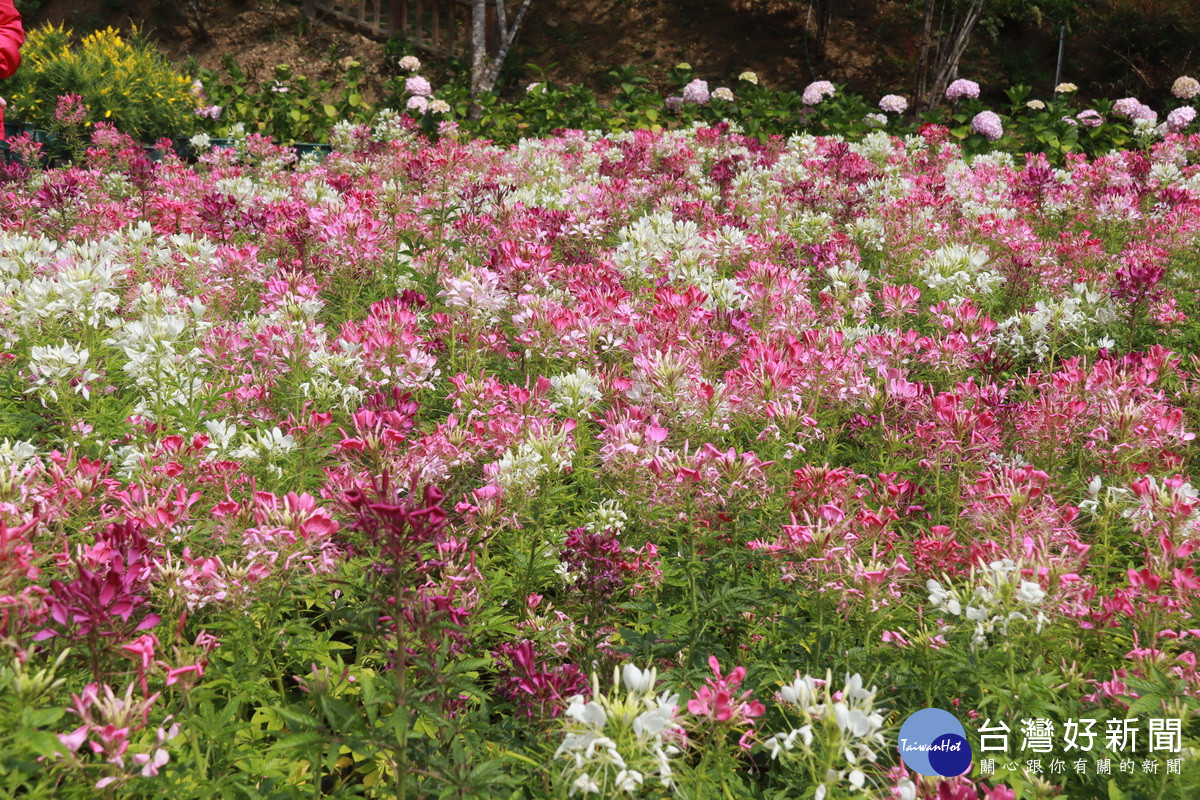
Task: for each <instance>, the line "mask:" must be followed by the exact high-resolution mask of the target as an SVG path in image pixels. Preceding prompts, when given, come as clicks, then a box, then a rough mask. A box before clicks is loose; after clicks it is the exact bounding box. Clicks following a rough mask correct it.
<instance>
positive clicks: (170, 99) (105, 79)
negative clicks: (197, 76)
mask: <svg viewBox="0 0 1200 800" xmlns="http://www.w3.org/2000/svg"><path fill="white" fill-rule="evenodd" d="M22 56H23V60H22V64H21V68H20V69H19V70H18V71H17V74H16V75H14V76H13V77H12V78H10V79H8V80H6V81H2V82H0V94H3V95H4V97H5V98H6V99H7V100H8V118H9V121H11V122H27V123H31V124H33V125H35V126H37V127H41V128H49V127H50V126H51V124H52V123H53V121H54V112H55V107H56V105H57V103H58V98H59V97H60V96H63V95H69V94H76V95H79V96H80V97H82V98H83V102H84V104H85V105H86V107H87V109H88V119H87V123H88V124H89V125H91V124H94V123H96V122H100V121H107V122H111V123H113V124H114V125H116V126H117V128H119V129H120V130H122V131H124V132H125V133H128V134H129V135H131V136H134V137H137V138H139V139H142V140H152V139H156V138H158V137H162V136H177V135H181V134H184V133H190V132H191V131H192V129H193V128H194V127H195V109H196V98H195V96H194V95H193V94H192V92H191V80H190V79H189V78H187V77H186V76H184V75H182V74H180V73H179V72H177V71H176V70H175V69H174V68H173V67H172V66H171V65H170V63H169V62H168V61H167V59H166V58H165V57H164V56H163V55H162V53H160V52H159V51H158V49H157V48H155V46H154V45H153V44H152V43H150V42H149V41H147V40H146V39H145V38H143V37H142V36H141V35H140V34H139V33H138V31H137V29H134V31H133V32H132V33H131V34H130V35H129V36H128V37H125V36H122V35H121V33H120V32H119V31H117V30H115V29H113V28H107V29H105V30H102V31H96V32H94V33H91V34H88V35H87V36H85V37H83V38H82V39H79V40H76V38H75V36H74V35H73V33H72V31H71V30H69V29H64V28H62V27H55V26H52V25H46V26H43V27H40V28H37V29H35V30H32V31H30V32H29V35H28V38H27V39H26V42H25V47H24V48H23V50H22Z"/></svg>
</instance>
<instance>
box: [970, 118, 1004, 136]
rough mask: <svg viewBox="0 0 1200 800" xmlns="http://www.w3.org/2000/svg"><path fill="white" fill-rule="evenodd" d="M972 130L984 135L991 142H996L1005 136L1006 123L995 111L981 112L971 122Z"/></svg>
mask: <svg viewBox="0 0 1200 800" xmlns="http://www.w3.org/2000/svg"><path fill="white" fill-rule="evenodd" d="M971 130H973V131H975V132H976V133H981V134H983V135H984V136H986V137H987V140H988V141H989V142H994V141H996V140H997V139H999V138H1000V137H1001V136H1003V135H1004V123H1003V122H1001V121H1000V116H999V115H998V114H996V112H995V111H980V112H979V113H978V114H976V115H975V118H974V119H972V120H971Z"/></svg>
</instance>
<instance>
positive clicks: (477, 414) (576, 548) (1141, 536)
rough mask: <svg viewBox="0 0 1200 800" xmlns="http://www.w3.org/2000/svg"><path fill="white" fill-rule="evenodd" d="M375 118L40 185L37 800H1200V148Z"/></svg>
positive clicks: (25, 527)
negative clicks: (959, 753) (947, 749)
mask: <svg viewBox="0 0 1200 800" xmlns="http://www.w3.org/2000/svg"><path fill="white" fill-rule="evenodd" d="M335 133H336V135H335V137H334V138H335V144H336V145H337V150H336V151H335V152H334V153H333V155H332V156H330V157H329V158H328V159H327V160H326V161H323V162H317V161H314V160H302V161H297V160H296V157H295V154H294V153H293V152H292V151H291V150H290V149H284V148H280V147H276V146H274V145H272V144H271V143H270V142H269V141H268V140H266V139H263V138H260V137H257V136H254V135H251V136H249V137H242V138H238V139H236V141H235V143H234V146H233V147H232V148H228V149H213V150H210V151H208V152H206V153H205V154H203V155H202V156H201V157H200V160H199V162H198V163H196V164H194V165H189V164H185V163H183V162H182V161H179V160H178V159H176V158H175V157H174V156H170V155H169V156H167V157H166V158H164V159H163V160H162V161H159V162H153V161H150V160H147V158H146V157H145V152H144V150H143V149H142V147H141V146H140V145H136V144H134V143H133V141H132V140H129V139H126V138H125V137H123V136H121V135H120V134H118V133H116V132H115V131H114V130H113V129H111V128H110V127H108V126H105V125H103V124H101V125H99V126H98V130H97V131H96V133H95V134H94V136H93V138H92V147H91V149H90V150H89V151H88V155H87V158H86V160H85V161H84V162H82V163H81V164H79V165H78V166H74V167H70V168H60V169H51V170H45V171H41V170H32V169H29V168H27V167H24V166H21V164H19V163H13V164H8V165H4V166H3V167H0V182H2V185H0V193H2V194H0V203H2V205H3V211H2V217H0V219H2V225H3V238H0V339H2V345H3V346H2V347H0V439H2V445H0V644H3V648H2V651H0V752H2V753H3V758H2V759H0V786H2V787H3V789H2V791H3V792H5V793H7V795H8V796H23V797H55V798H90V797H97V796H103V797H170V798H201V797H203V798H214V797H221V798H225V797H228V798H251V797H255V798H257V797H263V798H293V797H295V798H300V797H318V796H330V797H354V796H362V797H413V798H416V797H421V798H426V797H428V798H434V797H438V798H464V797H505V798H507V797H512V798H545V797H565V796H577V797H588V796H598V797H653V798H661V797H669V796H678V797H687V798H710V797H711V798H740V797H746V798H751V797H753V798H783V797H797V798H816V800H822V798H846V797H855V798H857V797H862V798H881V799H882V798H903V799H904V800H913V799H914V798H938V800H968V799H978V798H986V799H987V800H1008V799H1010V798H1014V797H1024V798H1033V797H1039V798H1041V797H1047V798H1048V797H1071V798H1100V797H1104V798H1112V799H1114V800H1116V799H1118V798H1151V797H1157V798H1187V797H1195V796H1198V794H1200V768H1198V767H1197V760H1196V753H1197V751H1196V749H1195V748H1196V746H1197V741H1198V739H1200V721H1198V719H1197V713H1198V711H1197V710H1198V708H1200V672H1198V670H1197V663H1196V652H1197V649H1198V643H1200V623H1198V622H1197V621H1196V619H1195V617H1196V615H1197V613H1198V612H1200V576H1197V575H1196V559H1197V553H1196V550H1197V549H1198V548H1200V492H1198V491H1197V490H1196V489H1195V488H1193V486H1192V485H1191V483H1190V482H1189V481H1190V480H1191V475H1192V473H1193V471H1194V469H1195V456H1196V443H1195V432H1196V431H1197V430H1198V429H1200V357H1198V356H1197V355H1196V352H1197V345H1200V324H1198V323H1197V322H1196V321H1195V320H1196V313H1197V308H1196V306H1197V290H1198V289H1200V166H1197V164H1198V162H1200V135H1198V136H1191V137H1188V136H1184V135H1182V134H1176V133H1168V134H1166V136H1165V138H1164V140H1163V141H1161V142H1159V143H1158V144H1156V145H1154V147H1153V148H1152V149H1146V150H1136V151H1126V152H1117V153H1113V154H1110V155H1107V156H1103V157H1098V158H1095V159H1087V158H1084V157H1082V156H1075V155H1070V154H1068V155H1067V156H1066V157H1065V163H1064V165H1063V166H1062V167H1061V168H1056V167H1053V166H1051V165H1050V164H1049V163H1048V162H1047V161H1046V160H1045V159H1044V158H1041V157H1033V156H1031V157H1029V158H1027V159H1020V158H1014V157H1012V156H1010V155H1007V154H1002V153H997V154H984V155H980V156H978V157H975V158H974V159H971V160H967V159H964V157H963V155H962V153H961V151H960V150H959V149H958V146H957V145H955V144H951V143H949V141H948V135H947V133H948V132H947V131H946V129H944V128H940V127H938V126H932V125H931V126H926V127H925V128H923V129H922V134H921V135H913V136H909V137H907V138H904V139H902V138H898V137H892V136H888V135H886V134H884V133H882V132H876V133H873V134H869V135H867V136H865V137H864V138H862V139H861V140H860V141H856V142H848V141H845V140H842V139H839V138H816V137H812V136H795V137H792V138H790V139H783V138H781V137H771V138H768V139H767V140H766V141H765V142H760V141H759V140H758V139H756V138H751V137H747V136H742V135H740V134H739V133H738V131H737V130H731V129H730V128H729V127H728V126H727V125H717V126H715V127H705V126H702V125H700V124H697V125H695V126H693V127H692V128H691V129H688V130H682V131H675V132H669V133H650V132H646V131H640V132H636V133H626V134H618V135H609V136H602V135H599V134H584V133H580V132H566V133H562V134H560V135H558V136H556V137H552V138H547V139H540V140H527V141H523V142H521V143H520V144H518V145H516V146H514V147H511V148H501V147H496V146H491V145H489V144H488V143H487V142H483V141H478V140H476V141H466V140H459V139H456V138H455V137H454V136H453V135H447V136H443V137H442V138H440V139H439V140H438V141H437V142H436V143H431V142H430V141H428V140H427V139H425V138H424V136H423V135H422V134H420V133H419V132H418V131H417V130H416V123H415V122H413V121H411V120H409V119H407V118H404V117H401V116H398V115H393V114H388V113H382V114H381V115H380V116H379V117H378V119H377V121H376V122H375V124H374V125H373V126H357V127H353V126H349V125H343V126H341V127H340V128H339V129H338V130H337V131H336V132H335ZM36 147H37V145H36V144H35V143H32V142H29V141H25V142H23V143H20V142H19V143H15V144H14V151H17V152H24V153H25V154H26V156H29V157H31V156H32V153H31V151H32V150H33V149H36ZM26 163H31V161H30V160H29V158H27V160H26ZM924 708H941V709H945V710H947V711H949V712H950V713H952V714H953V715H954V716H955V717H956V718H957V719H959V720H960V721H961V723H962V725H963V727H964V729H965V733H966V741H967V742H968V743H969V745H970V748H971V750H972V752H973V759H972V763H971V765H970V767H969V769H968V770H967V771H966V772H965V773H964V774H962V775H958V776H957V777H955V776H954V775H957V773H952V775H951V776H950V777H937V776H934V777H924V776H922V775H920V774H917V772H915V771H914V770H912V769H910V768H909V767H910V766H911V764H909V765H908V766H906V765H905V764H904V763H902V762H901V760H900V757H899V751H898V747H899V743H898V741H899V740H898V732H899V731H900V728H901V725H902V723H903V722H904V720H905V718H906V717H908V716H909V715H910V714H912V713H913V712H915V711H917V710H919V709H924ZM997 731H1005V732H1006V733H1005V734H1004V739H1005V742H1004V744H1003V746H998V745H997V743H996V742H997V737H999V736H1000V734H999V733H997ZM926 760H927V761H930V762H931V761H932V760H933V759H932V756H931V757H929V758H928V759H926ZM1127 767H1128V768H1127Z"/></svg>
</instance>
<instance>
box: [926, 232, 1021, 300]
mask: <svg viewBox="0 0 1200 800" xmlns="http://www.w3.org/2000/svg"><path fill="white" fill-rule="evenodd" d="M990 261H991V256H989V255H988V253H987V251H986V250H982V249H980V248H978V247H971V246H969V245H963V244H948V245H945V246H944V247H939V248H938V249H937V250H934V251H933V252H932V253H930V254H929V255H928V256H927V257H926V258H925V261H924V263H923V264H921V265H920V267H918V270H917V271H918V274H919V275H920V276H921V280H922V281H924V283H925V285H926V286H927V287H929V289H931V290H932V291H934V292H935V293H936V294H937V295H938V296H939V297H943V298H945V299H948V300H954V299H956V298H965V297H972V296H973V297H978V296H980V295H987V294H989V293H990V292H991V291H992V289H994V288H995V287H997V286H999V285H1000V284H1001V283H1003V281H1004V278H1003V276H1002V275H1000V274H999V273H997V272H993V271H991V270H989V269H987V265H988V263H989V262H990Z"/></svg>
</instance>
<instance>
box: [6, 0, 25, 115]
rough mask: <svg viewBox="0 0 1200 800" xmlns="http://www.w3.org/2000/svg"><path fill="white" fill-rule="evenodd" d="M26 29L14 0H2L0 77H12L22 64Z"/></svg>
mask: <svg viewBox="0 0 1200 800" xmlns="http://www.w3.org/2000/svg"><path fill="white" fill-rule="evenodd" d="M23 44H25V29H24V28H23V27H21V14H20V12H18V11H17V8H16V6H14V5H13V0H0V78H11V77H12V75H13V73H14V72H16V71H17V67H19V66H21V45H23ZM3 138H4V109H3V108H2V107H0V139H3Z"/></svg>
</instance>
